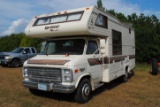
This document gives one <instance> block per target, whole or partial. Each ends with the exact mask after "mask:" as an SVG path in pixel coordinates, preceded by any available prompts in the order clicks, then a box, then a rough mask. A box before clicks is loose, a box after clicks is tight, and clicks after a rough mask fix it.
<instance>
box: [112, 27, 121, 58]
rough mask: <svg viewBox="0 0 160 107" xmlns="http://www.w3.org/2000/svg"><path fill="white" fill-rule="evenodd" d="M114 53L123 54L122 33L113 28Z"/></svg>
mask: <svg viewBox="0 0 160 107" xmlns="http://www.w3.org/2000/svg"><path fill="white" fill-rule="evenodd" d="M112 44H113V55H122V35H121V32H118V31H115V30H112Z"/></svg>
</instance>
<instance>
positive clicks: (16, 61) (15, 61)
mask: <svg viewBox="0 0 160 107" xmlns="http://www.w3.org/2000/svg"><path fill="white" fill-rule="evenodd" d="M11 66H12V67H14V68H17V67H19V66H20V60H19V59H14V60H13V61H12V63H11Z"/></svg>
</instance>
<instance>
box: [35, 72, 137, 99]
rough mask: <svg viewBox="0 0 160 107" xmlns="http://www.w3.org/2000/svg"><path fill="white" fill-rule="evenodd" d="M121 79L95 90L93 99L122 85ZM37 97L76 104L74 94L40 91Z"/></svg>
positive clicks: (132, 73)
mask: <svg viewBox="0 0 160 107" xmlns="http://www.w3.org/2000/svg"><path fill="white" fill-rule="evenodd" d="M132 76H134V71H132V72H130V73H129V79H130V78H131V77H132ZM120 81H121V80H120V78H118V79H116V80H114V81H112V82H110V83H106V84H104V85H103V86H101V87H99V88H98V89H97V90H95V91H94V92H92V95H91V99H92V97H96V95H98V94H100V93H102V92H104V91H106V90H111V89H113V88H115V87H117V86H118V85H120V84H122V82H120ZM35 95H36V96H41V97H46V98H49V99H54V100H58V101H67V102H75V101H74V93H72V94H62V93H53V92H45V91H40V92H39V93H38V94H35Z"/></svg>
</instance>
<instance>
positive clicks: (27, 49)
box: [23, 48, 31, 54]
mask: <svg viewBox="0 0 160 107" xmlns="http://www.w3.org/2000/svg"><path fill="white" fill-rule="evenodd" d="M28 53H31V52H30V49H29V48H26V49H25V50H24V51H23V54H28Z"/></svg>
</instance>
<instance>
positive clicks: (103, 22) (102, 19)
mask: <svg viewBox="0 0 160 107" xmlns="http://www.w3.org/2000/svg"><path fill="white" fill-rule="evenodd" d="M96 26H99V27H103V28H107V29H108V18H107V17H106V16H104V15H102V14H99V15H98V17H97V20H96Z"/></svg>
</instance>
